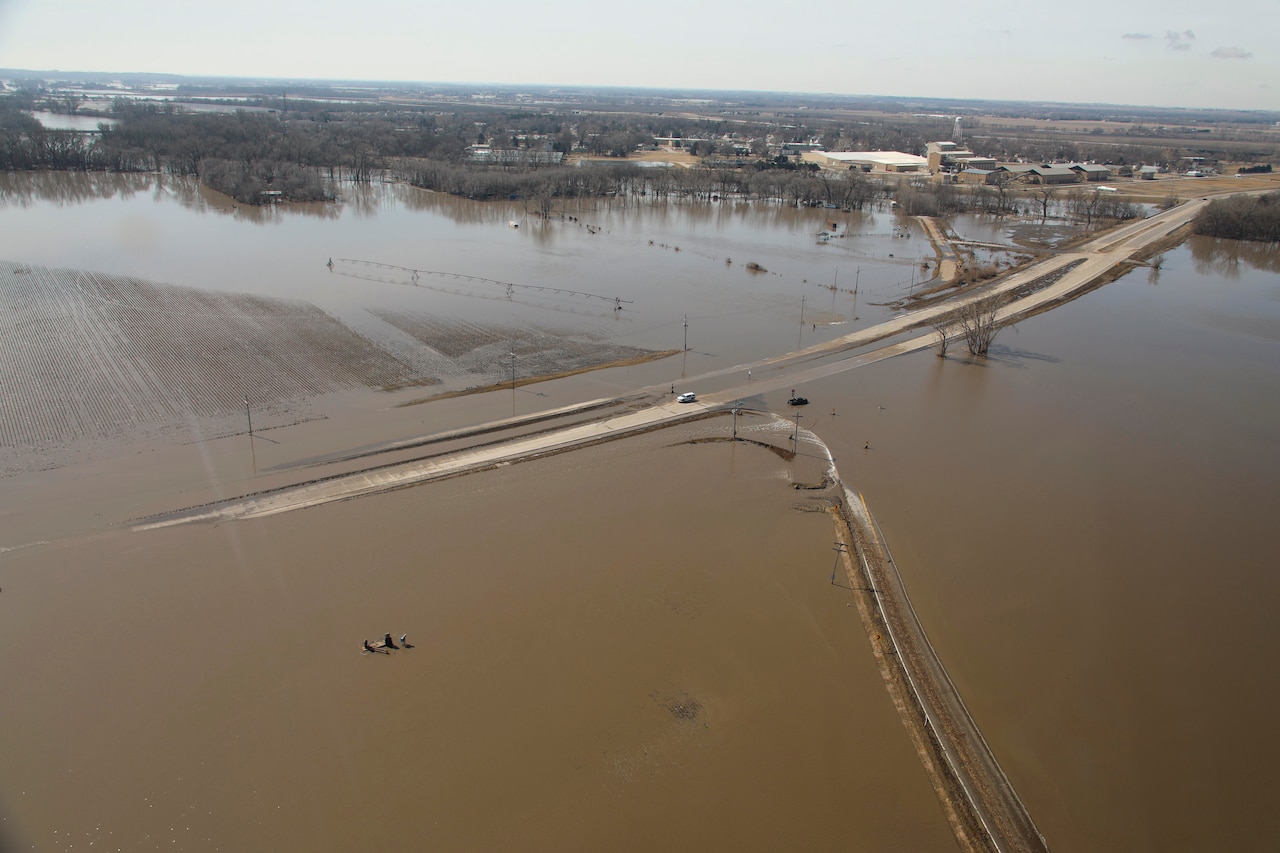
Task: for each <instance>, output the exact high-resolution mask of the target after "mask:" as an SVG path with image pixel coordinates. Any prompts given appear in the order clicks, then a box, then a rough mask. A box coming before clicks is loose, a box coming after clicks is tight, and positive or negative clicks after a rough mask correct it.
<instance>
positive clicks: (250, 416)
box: [244, 394, 253, 438]
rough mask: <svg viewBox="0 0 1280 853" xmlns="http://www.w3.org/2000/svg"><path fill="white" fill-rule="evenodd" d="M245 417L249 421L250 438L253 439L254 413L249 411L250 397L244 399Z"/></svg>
mask: <svg viewBox="0 0 1280 853" xmlns="http://www.w3.org/2000/svg"><path fill="white" fill-rule="evenodd" d="M244 416H245V419H246V420H248V421H249V438H253V413H252V412H250V411H249V397H248V395H247V394H246V395H245V398H244Z"/></svg>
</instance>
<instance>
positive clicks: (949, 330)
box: [933, 318, 957, 358]
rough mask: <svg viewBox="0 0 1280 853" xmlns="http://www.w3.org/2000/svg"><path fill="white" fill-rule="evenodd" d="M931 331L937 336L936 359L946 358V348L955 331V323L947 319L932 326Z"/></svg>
mask: <svg viewBox="0 0 1280 853" xmlns="http://www.w3.org/2000/svg"><path fill="white" fill-rule="evenodd" d="M933 331H934V332H936V333H937V335H938V358H946V357H947V347H948V346H950V344H951V340H952V339H953V338H954V337H955V334H956V331H957V330H956V326H955V323H954V322H953V321H952V320H951V319H949V318H944V319H941V320H939V321H938V322H936V323H934V324H933Z"/></svg>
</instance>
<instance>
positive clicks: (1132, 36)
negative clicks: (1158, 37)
mask: <svg viewBox="0 0 1280 853" xmlns="http://www.w3.org/2000/svg"><path fill="white" fill-rule="evenodd" d="M1120 38H1122V39H1130V40H1131V41H1142V40H1143V39H1153V38H1155V36H1153V35H1151V33H1125V34H1124V35H1122V36H1120Z"/></svg>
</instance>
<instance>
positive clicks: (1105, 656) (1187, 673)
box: [810, 239, 1280, 851]
mask: <svg viewBox="0 0 1280 853" xmlns="http://www.w3.org/2000/svg"><path fill="white" fill-rule="evenodd" d="M1267 257H1269V253H1268V252H1267V251H1266V250H1264V249H1260V248H1258V247H1251V246H1240V245H1237V244H1223V243H1219V244H1217V245H1215V244H1212V243H1211V242H1209V241H1202V240H1199V239H1197V240H1195V241H1193V242H1192V243H1191V244H1189V245H1188V246H1186V247H1183V248H1181V249H1178V250H1177V251H1175V252H1171V253H1169V255H1168V260H1167V261H1166V264H1165V266H1164V268H1163V269H1162V270H1161V271H1159V272H1158V273H1155V272H1154V271H1149V270H1139V271H1137V272H1135V273H1133V274H1131V275H1129V276H1127V277H1126V278H1124V279H1122V280H1120V281H1119V282H1116V283H1114V284H1111V285H1108V286H1107V287H1105V288H1103V289H1102V290H1099V291H1096V292H1094V293H1092V294H1090V295H1088V296H1087V297H1084V298H1082V299H1080V300H1078V301H1076V302H1074V303H1071V304H1069V305H1067V306H1065V307H1063V308H1060V309H1057V310H1055V311H1053V312H1051V313H1049V314H1046V315H1042V316H1040V317H1038V318H1035V319H1033V320H1029V321H1026V322H1024V323H1022V324H1020V325H1019V326H1018V328H1017V331H1016V332H1013V331H1006V332H1004V333H1002V334H1001V336H1000V338H999V339H998V341H997V345H998V349H997V352H996V353H995V354H994V356H993V358H992V359H990V360H989V362H988V363H987V364H985V365H981V366H979V365H972V364H966V363H963V362H962V361H960V360H958V359H948V360H945V361H940V360H939V359H937V358H936V356H934V355H933V354H930V353H922V354H919V355H917V356H913V357H911V358H907V359H901V360H896V361H894V362H890V363H885V364H884V365H882V368H883V369H876V370H874V371H873V370H866V371H856V372H855V373H854V374H849V375H847V378H844V379H840V380H835V381H832V382H831V383H830V385H829V386H828V387H824V388H821V389H819V388H813V389H811V390H812V392H813V393H812V394H811V395H810V396H811V397H813V398H820V399H824V400H826V399H831V400H833V401H835V402H837V404H838V405H840V406H841V412H842V413H844V412H845V408H846V407H847V409H848V411H847V416H842V417H841V418H839V419H837V421H838V422H837V423H833V424H832V425H831V427H830V433H831V434H833V435H842V436H843V442H844V445H843V447H837V450H836V452H837V458H838V461H839V464H840V467H841V472H842V474H843V475H844V476H845V477H846V478H849V479H850V480H851V481H852V482H854V483H856V484H858V485H859V486H861V487H862V488H863V489H864V490H865V492H866V494H867V497H868V499H869V501H870V503H871V507H872V509H873V511H875V512H876V513H877V517H878V518H879V520H880V522H881V524H882V526H883V527H884V529H885V532H886V534H887V536H888V539H889V542H890V545H891V547H892V548H893V550H894V553H895V556H896V557H897V561H898V564H899V567H900V568H901V569H902V571H903V572H904V575H905V577H906V581H907V586H908V589H909V591H910V592H911V594H912V596H913V600H914V602H915V606H916V609H917V610H918V611H919V612H920V615H921V618H922V619H923V621H924V623H925V625H926V627H927V629H928V631H929V635H930V638H931V639H932V641H933V643H934V645H935V646H937V647H938V649H939V651H940V653H941V656H942V658H943V660H944V662H945V663H946V665H947V666H948V668H949V670H950V673H951V675H952V677H953V678H954V679H955V680H956V682H957V684H958V686H959V688H960V691H961V694H962V695H963V696H964V699H965V702H966V703H967V704H968V706H969V708H970V709H971V710H972V711H973V713H974V715H975V717H976V718H977V720H978V723H979V725H980V726H981V728H982V730H983V733H984V735H985V736H986V737H987V739H988V740H989V741H990V742H991V743H992V746H993V748H994V750H995V752H996V755H997V756H998V757H999V758H1000V760H1001V762H1002V763H1003V766H1004V769H1005V770H1006V772H1007V773H1008V775H1009V776H1010V777H1011V779H1012V781H1013V783H1014V786H1015V787H1016V788H1017V790H1018V792H1019V793H1020V795H1021V796H1022V798H1023V800H1024V801H1025V802H1026V804H1027V806H1028V808H1029V809H1030V811H1031V814H1032V815H1033V816H1034V817H1035V819H1036V821H1037V823H1038V825H1039V827H1040V829H1041V831H1042V832H1043V833H1044V834H1045V836H1046V837H1047V838H1048V840H1049V843H1050V846H1051V847H1053V848H1054V849H1060V850H1116V851H1131V850H1208V849H1269V846H1270V845H1273V844H1274V841H1275V839H1276V838H1277V837H1280V820H1278V819H1277V817H1276V811H1275V809H1274V808H1272V807H1271V805H1270V803H1269V799H1270V796H1271V792H1273V791H1275V790H1276V788H1277V786H1278V785H1280V771H1278V770H1277V767H1280V735H1278V734H1277V732H1276V730H1275V728H1274V726H1273V725H1272V723H1271V717H1272V716H1273V713H1272V709H1273V708H1274V707H1275V705H1276V703H1277V701H1280V692H1278V691H1277V688H1276V681H1275V679H1274V678H1272V677H1271V676H1270V673H1272V672H1274V671H1275V669H1276V667H1277V665H1278V661H1277V651H1276V650H1277V649H1280V623H1278V622H1277V621H1276V619H1275V617H1274V612H1273V611H1274V603H1275V602H1276V601H1277V600H1278V599H1280V576H1277V574H1276V573H1275V571H1274V566H1275V559H1274V547H1273V546H1272V543H1271V539H1272V536H1271V533H1270V531H1271V529H1272V527H1273V526H1274V522H1273V520H1272V515H1273V510H1274V508H1275V507H1276V506H1277V505H1280V485H1278V484H1280V445H1277V442H1276V436H1278V435H1280V403H1278V402H1277V401H1280V371H1277V365H1278V364H1280V307H1278V306H1280V279H1278V278H1277V276H1276V274H1275V270H1274V267H1268V265H1267V263H1266V258H1267ZM880 405H884V406H885V408H884V409H880V408H879V406H880ZM819 432H823V428H822V427H819ZM865 440H869V441H870V444H871V448H872V449H871V450H870V451H864V450H863V449H862V445H863V442H864V441H865Z"/></svg>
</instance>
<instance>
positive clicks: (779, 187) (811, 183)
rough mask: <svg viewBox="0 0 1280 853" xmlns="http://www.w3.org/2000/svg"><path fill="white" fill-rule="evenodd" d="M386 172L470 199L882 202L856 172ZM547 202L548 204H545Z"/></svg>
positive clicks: (408, 165)
mask: <svg viewBox="0 0 1280 853" xmlns="http://www.w3.org/2000/svg"><path fill="white" fill-rule="evenodd" d="M392 171H393V172H394V173H396V174H397V175H399V176H400V177H402V178H403V179H405V180H407V181H408V182H409V183H411V184H413V185H414V186H417V187H421V188H423V189H429V190H435V191H438V192H446V193H450V194H453V195H460V196H465V197H467V198H476V199H503V198H513V197H514V198H522V199H526V200H539V201H541V202H542V205H541V208H540V209H542V208H545V209H547V210H549V209H551V208H553V207H554V200H556V199H575V198H589V197H600V196H609V195H618V196H652V197H657V198H667V197H671V196H676V197H682V198H692V199H697V200H710V199H713V198H725V197H732V198H744V199H754V200H769V201H780V202H784V203H794V204H801V205H816V204H831V205H835V206H837V207H841V208H848V209H852V210H861V209H863V208H865V207H866V206H867V205H868V204H871V203H873V202H875V201H876V200H878V199H882V198H885V197H886V196H887V193H888V189H887V188H886V187H885V185H884V184H883V182H881V181H879V180H877V179H873V178H868V177H866V176H865V175H862V174H860V173H857V172H844V173H832V172H818V171H811V170H808V169H805V170H778V169H755V168H751V167H745V168H743V167H731V166H726V167H720V168H703V169H652V168H643V167H641V166H638V165H636V164H633V163H608V162H603V163H600V162H584V163H581V164H579V165H577V166H571V167H562V168H557V169H538V170H536V171H534V170H517V169H510V168H502V167H478V166H474V165H464V164H456V163H445V162H439V161H406V162H403V163H398V164H395V165H394V166H393V169H392ZM548 200H550V204H547V202H548Z"/></svg>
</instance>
